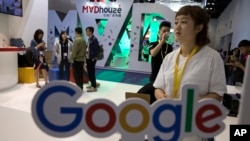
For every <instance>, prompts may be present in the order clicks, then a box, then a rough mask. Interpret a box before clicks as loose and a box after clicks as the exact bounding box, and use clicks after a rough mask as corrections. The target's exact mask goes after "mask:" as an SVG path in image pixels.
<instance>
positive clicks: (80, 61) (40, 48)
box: [30, 26, 100, 92]
mask: <svg viewBox="0 0 250 141" xmlns="http://www.w3.org/2000/svg"><path fill="white" fill-rule="evenodd" d="M85 31H86V35H87V36H88V42H87V43H86V41H85V39H84V38H83V36H82V34H83V33H82V32H83V31H82V28H80V27H77V28H75V37H76V38H75V40H74V41H72V40H70V39H69V38H68V36H67V33H66V31H62V32H61V33H60V36H59V41H58V42H55V46H54V53H55V56H56V58H57V63H58V66H59V77H58V79H59V80H62V79H63V71H64V69H65V70H66V80H68V81H69V80H70V67H71V66H72V69H73V75H74V80H75V83H76V85H77V86H78V87H79V88H80V89H81V90H82V91H83V90H84V88H83V77H84V76H83V74H84V68H86V71H87V73H88V78H89V81H90V82H91V85H90V86H87V87H86V88H87V89H88V90H87V92H96V91H97V87H99V86H100V83H97V82H96V76H95V66H96V61H97V56H98V52H99V47H100V46H99V42H98V40H97V38H96V37H95V36H94V34H93V33H94V28H93V27H91V26H90V27H87V28H86V30H85ZM43 36H44V33H43V31H42V30H41V29H37V30H36V31H35V33H34V38H33V40H32V41H31V43H30V48H31V50H32V55H33V60H34V69H35V74H34V75H35V81H36V87H37V88H41V85H40V84H39V72H40V71H42V74H43V78H44V81H45V85H46V84H48V70H49V67H48V64H47V62H46V59H45V55H44V50H46V43H45V42H44V40H43Z"/></svg>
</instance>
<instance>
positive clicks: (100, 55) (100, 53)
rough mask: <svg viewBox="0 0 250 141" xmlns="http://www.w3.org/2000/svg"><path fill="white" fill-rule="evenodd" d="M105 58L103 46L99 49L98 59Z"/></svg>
mask: <svg viewBox="0 0 250 141" xmlns="http://www.w3.org/2000/svg"><path fill="white" fill-rule="evenodd" d="M103 58H104V49H103V46H102V45H99V47H98V54H97V57H96V59H97V60H102V59H103Z"/></svg>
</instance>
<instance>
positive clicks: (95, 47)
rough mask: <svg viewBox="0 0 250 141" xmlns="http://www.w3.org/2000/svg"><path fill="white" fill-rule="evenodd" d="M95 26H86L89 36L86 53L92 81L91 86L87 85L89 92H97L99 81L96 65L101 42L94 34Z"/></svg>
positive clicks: (89, 75)
mask: <svg viewBox="0 0 250 141" xmlns="http://www.w3.org/2000/svg"><path fill="white" fill-rule="evenodd" d="M93 33H94V28H93V27H91V26H90V27H87V28H86V35H87V36H88V37H89V39H88V46H87V51H86V53H87V55H86V62H87V72H88V77H89V80H90V82H91V86H90V87H87V89H88V90H87V92H96V91H97V89H96V87H97V83H96V76H95V65H96V61H97V55H98V52H99V42H98V40H97V38H96V37H95V36H94V34H93Z"/></svg>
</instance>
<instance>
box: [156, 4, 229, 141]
mask: <svg viewBox="0 0 250 141" xmlns="http://www.w3.org/2000/svg"><path fill="white" fill-rule="evenodd" d="M208 22H209V17H208V15H207V14H206V13H205V11H204V10H203V9H202V8H200V7H199V6H184V7H182V8H181V9H180V10H179V11H178V12H177V13H176V17H175V25H174V32H175V39H176V40H177V41H178V42H180V48H178V49H176V50H175V51H173V52H172V53H170V54H168V55H167V56H166V57H165V59H164V61H163V63H162V65H161V68H160V71H159V73H158V76H157V78H156V80H155V83H154V87H155V88H156V90H155V97H156V99H163V98H169V99H179V98H180V97H181V95H180V92H181V89H182V87H183V86H184V85H185V84H195V85H197V86H198V88H199V99H204V98H212V99H215V100H218V101H221V99H222V96H223V94H224V93H226V79H225V72H224V64H223V60H222V59H221V57H220V55H219V53H217V52H216V51H215V50H214V49H212V48H210V47H208V46H207V44H209V43H210V40H209V38H208ZM183 140H184V141H201V140H202V138H201V137H197V136H195V137H187V138H184V139H183Z"/></svg>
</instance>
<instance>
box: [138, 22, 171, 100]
mask: <svg viewBox="0 0 250 141" xmlns="http://www.w3.org/2000/svg"><path fill="white" fill-rule="evenodd" d="M170 28H171V23H170V22H168V21H163V22H161V24H160V26H159V38H158V39H159V40H158V41H156V42H152V43H150V45H149V53H150V54H151V56H152V61H151V70H152V71H151V76H150V82H149V83H148V84H146V85H145V86H144V87H142V88H141V89H140V90H139V91H138V92H137V93H143V94H150V103H153V102H154V101H156V99H155V96H154V90H155V88H154V87H153V83H154V81H155V79H156V77H157V74H158V72H159V70H160V67H161V64H162V61H163V59H164V57H165V56H166V55H167V54H168V53H170V52H172V51H173V47H172V46H171V45H169V44H167V40H168V37H169V34H170Z"/></svg>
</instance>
